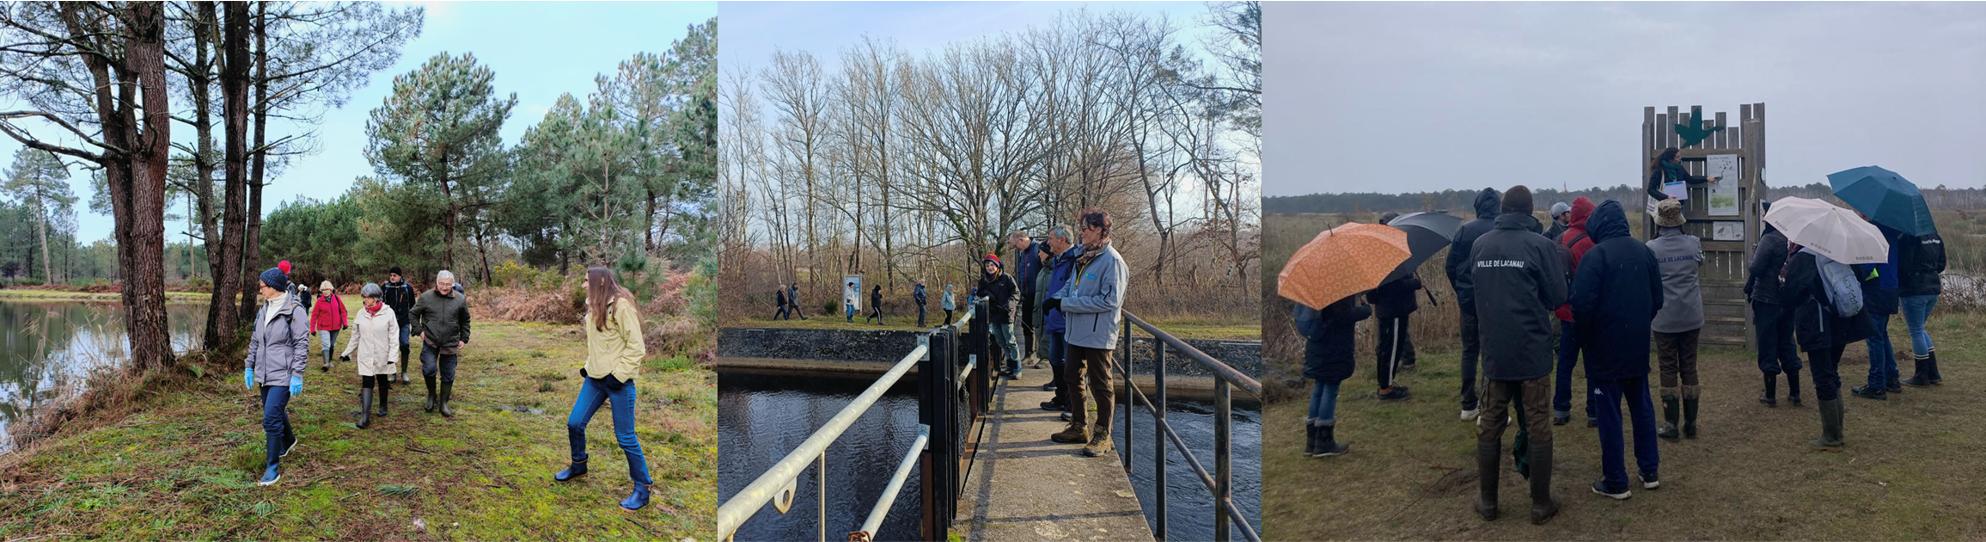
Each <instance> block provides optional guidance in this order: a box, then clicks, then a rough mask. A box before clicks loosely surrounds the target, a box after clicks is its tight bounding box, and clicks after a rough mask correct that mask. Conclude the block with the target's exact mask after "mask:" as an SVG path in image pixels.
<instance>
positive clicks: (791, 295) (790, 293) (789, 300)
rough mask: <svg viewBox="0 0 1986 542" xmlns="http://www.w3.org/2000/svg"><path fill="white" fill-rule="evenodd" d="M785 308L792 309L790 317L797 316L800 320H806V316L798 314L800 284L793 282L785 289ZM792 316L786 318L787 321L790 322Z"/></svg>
mask: <svg viewBox="0 0 1986 542" xmlns="http://www.w3.org/2000/svg"><path fill="white" fill-rule="evenodd" d="M786 306H787V307H788V308H790V309H792V311H793V314H792V316H798V317H800V319H801V320H806V319H807V315H806V314H804V313H801V312H800V283H798V282H795V283H793V284H792V285H791V286H787V287H786ZM792 316H788V317H787V319H788V320H791V319H792Z"/></svg>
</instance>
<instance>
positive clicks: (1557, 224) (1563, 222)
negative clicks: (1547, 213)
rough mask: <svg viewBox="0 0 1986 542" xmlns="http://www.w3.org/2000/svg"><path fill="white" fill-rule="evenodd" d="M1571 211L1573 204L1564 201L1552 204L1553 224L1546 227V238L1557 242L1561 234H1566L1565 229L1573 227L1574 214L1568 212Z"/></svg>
mask: <svg viewBox="0 0 1986 542" xmlns="http://www.w3.org/2000/svg"><path fill="white" fill-rule="evenodd" d="M1571 212H1572V204H1569V203H1566V202H1563V201H1561V202H1558V203H1554V204H1552V225H1551V227H1549V228H1545V238H1546V239H1550V240H1552V242H1554V243H1556V242H1558V238H1559V236H1561V235H1564V234H1565V230H1566V229H1567V228H1570V227H1572V215H1570V214H1567V213H1571Z"/></svg>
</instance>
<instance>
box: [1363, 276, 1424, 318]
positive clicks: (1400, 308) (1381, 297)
mask: <svg viewBox="0 0 1986 542" xmlns="http://www.w3.org/2000/svg"><path fill="white" fill-rule="evenodd" d="M1420 289H1421V278H1420V276H1418V275H1407V278H1403V279H1400V280H1396V281H1393V282H1388V283H1385V284H1381V285H1379V287H1378V288H1373V289H1372V291H1371V292H1367V293H1366V294H1365V299H1366V300H1367V301H1371V302H1372V315H1373V316H1376V317H1379V318H1403V317H1406V316H1407V315H1409V314H1413V313H1414V311H1415V310H1418V309H1420V303H1419V302H1418V301H1417V300H1415V299H1414V294H1415V293H1418V292H1420Z"/></svg>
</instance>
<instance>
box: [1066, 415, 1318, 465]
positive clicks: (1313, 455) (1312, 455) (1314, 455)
mask: <svg viewBox="0 0 1986 542" xmlns="http://www.w3.org/2000/svg"><path fill="white" fill-rule="evenodd" d="M1337 429H1338V424H1337V423H1335V420H1334V422H1333V423H1331V424H1330V425H1320V426H1317V453H1315V454H1311V456H1310V457H1331V456H1334V455H1343V454H1344V453H1345V452H1349V451H1352V445H1350V444H1345V443H1343V442H1338V438H1337ZM1083 451H1084V452H1085V453H1087V452H1089V450H1083Z"/></svg>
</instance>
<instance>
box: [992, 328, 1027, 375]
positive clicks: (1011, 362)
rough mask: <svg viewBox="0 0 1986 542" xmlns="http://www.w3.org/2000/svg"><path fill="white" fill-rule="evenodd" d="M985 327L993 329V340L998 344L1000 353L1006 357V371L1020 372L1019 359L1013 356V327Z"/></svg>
mask: <svg viewBox="0 0 1986 542" xmlns="http://www.w3.org/2000/svg"><path fill="white" fill-rule="evenodd" d="M987 327H991V328H993V340H994V341H998V342H999V344H1000V353H1002V354H1006V356H1007V370H1009V371H1019V370H1021V357H1020V356H1017V355H1014V354H1015V352H1014V325H1013V324H993V325H991V326H987Z"/></svg>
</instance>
